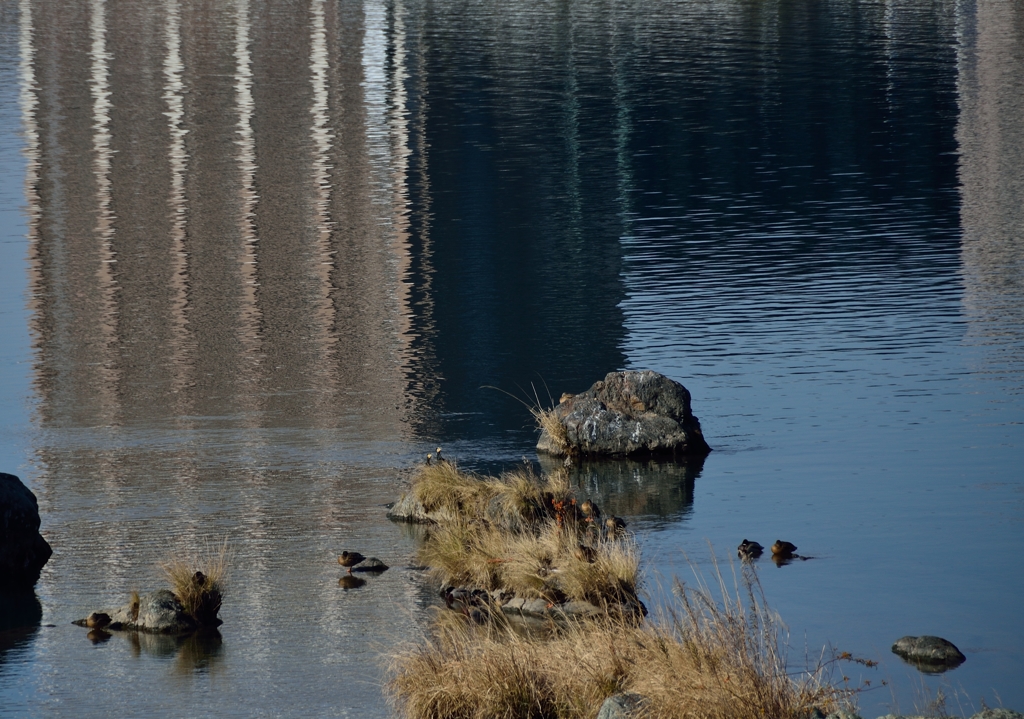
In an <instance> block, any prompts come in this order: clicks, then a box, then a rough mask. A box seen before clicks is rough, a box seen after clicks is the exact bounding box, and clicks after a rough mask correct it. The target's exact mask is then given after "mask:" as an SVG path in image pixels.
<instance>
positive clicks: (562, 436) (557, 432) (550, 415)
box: [530, 404, 574, 455]
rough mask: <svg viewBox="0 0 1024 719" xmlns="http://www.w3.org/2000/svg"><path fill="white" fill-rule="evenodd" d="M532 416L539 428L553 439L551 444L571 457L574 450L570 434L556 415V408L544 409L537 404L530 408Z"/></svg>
mask: <svg viewBox="0 0 1024 719" xmlns="http://www.w3.org/2000/svg"><path fill="white" fill-rule="evenodd" d="M530 414H531V415H533V420H534V422H536V423H537V427H539V428H540V429H541V430H542V431H544V432H547V434H548V437H550V438H551V443H552V444H553V445H554V446H555V447H557V448H558V449H559V450H561V452H562V454H566V455H571V454H572V453H573V449H574V448H573V446H572V444H571V443H570V442H569V433H568V431H567V430H566V429H565V425H564V424H562V421H561V420H560V419H559V418H558V415H557V414H556V413H555V409H554V407H552V408H551V409H544V408H543V407H541V406H540V404H537V405H534V406H532V407H530Z"/></svg>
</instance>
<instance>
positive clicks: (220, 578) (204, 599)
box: [160, 541, 230, 626]
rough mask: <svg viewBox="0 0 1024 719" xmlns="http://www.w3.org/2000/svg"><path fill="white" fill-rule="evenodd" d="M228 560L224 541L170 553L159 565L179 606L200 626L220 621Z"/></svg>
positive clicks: (216, 623) (228, 554)
mask: <svg viewBox="0 0 1024 719" xmlns="http://www.w3.org/2000/svg"><path fill="white" fill-rule="evenodd" d="M229 560H230V551H229V548H228V544H227V542H226V541H225V542H224V543H222V544H221V545H220V546H218V547H215V548H209V547H207V548H206V549H205V550H204V551H202V552H193V553H185V552H182V553H178V554H174V555H172V556H170V557H169V558H168V559H167V560H165V561H164V562H163V563H162V564H161V565H160V568H161V569H162V570H163V573H164V575H165V576H166V577H167V581H168V582H169V583H170V585H171V591H172V592H174V595H175V596H176V597H177V598H178V601H179V602H180V603H181V607H182V609H184V610H185V613H186V614H188V615H189V616H191V617H192V618H193V619H195V620H196V622H197V623H198V624H199V625H200V626H217V625H219V624H220V620H219V619H218V618H217V614H218V612H220V607H221V602H222V600H223V596H224V584H225V581H226V580H227V574H228V564H229Z"/></svg>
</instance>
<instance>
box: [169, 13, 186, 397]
mask: <svg viewBox="0 0 1024 719" xmlns="http://www.w3.org/2000/svg"><path fill="white" fill-rule="evenodd" d="M165 11H166V23H165V29H164V38H165V40H166V43H167V51H166V54H165V56H164V93H163V100H164V102H165V103H167V112H165V113H164V114H165V115H166V116H167V126H168V130H169V133H170V138H171V142H170V149H169V156H170V170H171V192H170V197H169V198H168V203H169V205H170V210H171V231H170V241H171V242H170V245H171V264H172V268H173V269H172V275H171V293H172V299H171V308H170V316H171V332H172V335H173V341H172V345H171V352H172V357H171V371H172V373H173V379H172V387H171V390H172V391H173V392H175V393H178V394H179V395H180V393H181V392H182V391H183V390H184V389H185V387H186V386H187V385H188V382H189V379H188V376H187V370H188V367H189V366H190V363H189V362H188V360H187V357H186V353H187V350H186V346H187V336H188V334H187V328H186V323H187V321H188V319H187V313H188V285H187V277H188V253H187V252H186V251H185V231H186V217H187V213H188V199H187V198H186V196H185V173H186V171H187V169H188V156H187V155H186V153H185V136H186V135H187V134H188V130H187V129H186V128H185V86H184V84H183V83H182V73H183V72H184V70H185V66H184V64H183V63H182V61H181V8H180V6H179V4H178V0H167V4H166V8H165Z"/></svg>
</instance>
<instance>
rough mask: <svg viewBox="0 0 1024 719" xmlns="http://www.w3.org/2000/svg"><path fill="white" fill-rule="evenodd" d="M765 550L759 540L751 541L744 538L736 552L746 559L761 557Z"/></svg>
mask: <svg viewBox="0 0 1024 719" xmlns="http://www.w3.org/2000/svg"><path fill="white" fill-rule="evenodd" d="M763 552H764V547H762V546H761V545H760V544H758V543H757V542H751V541H750V540H749V539H744V540H743V541H742V542H740V546H738V547H736V554H738V555H739V556H740V557H743V558H744V559H754V558H757V557H760V556H761V554H762V553H763Z"/></svg>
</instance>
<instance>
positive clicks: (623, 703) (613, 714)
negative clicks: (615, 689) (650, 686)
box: [597, 692, 644, 719]
mask: <svg viewBox="0 0 1024 719" xmlns="http://www.w3.org/2000/svg"><path fill="white" fill-rule="evenodd" d="M643 703H644V698H643V697H642V696H640V695H639V694H634V693H633V692H620V693H618V694H612V695H611V696H610V697H608V698H607V699H605V700H604V703H603V704H602V705H601V710H600V711H599V712H598V713H597V719H630V717H632V716H634V715H635V714H636V713H637V711H638V710H639V709H640V708H641V707H642V706H643Z"/></svg>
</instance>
